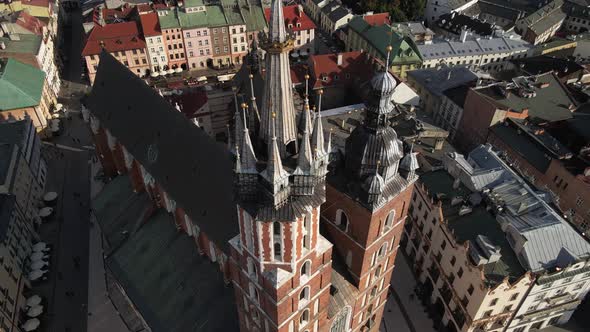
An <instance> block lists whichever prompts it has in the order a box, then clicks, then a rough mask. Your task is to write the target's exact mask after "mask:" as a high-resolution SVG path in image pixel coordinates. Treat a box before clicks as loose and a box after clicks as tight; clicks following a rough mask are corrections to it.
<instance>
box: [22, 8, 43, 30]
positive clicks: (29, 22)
mask: <svg viewBox="0 0 590 332" xmlns="http://www.w3.org/2000/svg"><path fill="white" fill-rule="evenodd" d="M16 24H17V25H19V26H21V27H23V28H24V29H27V30H29V31H31V32H32V33H34V34H36V35H41V34H42V33H43V27H45V26H46V24H45V23H44V22H43V21H41V20H40V19H38V18H36V17H35V16H32V15H30V14H29V13H27V12H26V11H24V10H23V11H21V12H20V13H19V15H18V18H17V20H16Z"/></svg>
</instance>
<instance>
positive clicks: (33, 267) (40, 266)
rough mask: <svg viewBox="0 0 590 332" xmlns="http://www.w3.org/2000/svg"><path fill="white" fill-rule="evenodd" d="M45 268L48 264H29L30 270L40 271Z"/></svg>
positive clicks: (40, 262) (38, 262)
mask: <svg viewBox="0 0 590 332" xmlns="http://www.w3.org/2000/svg"><path fill="white" fill-rule="evenodd" d="M45 266H49V263H47V262H44V261H36V262H33V263H31V270H41V269H42V268H43V267H45Z"/></svg>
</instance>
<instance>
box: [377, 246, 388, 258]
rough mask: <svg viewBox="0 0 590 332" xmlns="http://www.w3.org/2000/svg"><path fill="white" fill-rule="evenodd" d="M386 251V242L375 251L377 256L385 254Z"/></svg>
mask: <svg viewBox="0 0 590 332" xmlns="http://www.w3.org/2000/svg"><path fill="white" fill-rule="evenodd" d="M386 253H387V242H385V243H383V245H381V248H379V252H378V253H377V256H378V257H379V258H381V257H383V256H385V254H386Z"/></svg>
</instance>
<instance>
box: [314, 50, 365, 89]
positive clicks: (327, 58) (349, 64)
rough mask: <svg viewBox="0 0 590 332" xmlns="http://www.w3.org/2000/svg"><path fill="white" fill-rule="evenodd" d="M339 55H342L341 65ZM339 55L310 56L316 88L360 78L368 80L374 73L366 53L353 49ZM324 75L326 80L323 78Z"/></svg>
mask: <svg viewBox="0 0 590 332" xmlns="http://www.w3.org/2000/svg"><path fill="white" fill-rule="evenodd" d="M339 55H340V56H342V64H341V65H338V56H339ZM339 55H338V54H318V55H312V56H311V57H310V63H311V70H312V74H313V78H314V79H315V84H314V88H320V87H326V86H332V85H341V84H347V83H351V82H353V81H355V80H358V79H359V78H361V80H363V79H364V80H367V79H368V78H369V77H370V76H371V75H372V74H373V67H372V65H371V63H370V62H369V61H367V56H366V54H365V53H363V52H360V51H353V52H346V53H341V54H339ZM324 76H326V77H327V78H326V80H322V78H323V77H324ZM336 77H337V79H336ZM364 80H363V81H364Z"/></svg>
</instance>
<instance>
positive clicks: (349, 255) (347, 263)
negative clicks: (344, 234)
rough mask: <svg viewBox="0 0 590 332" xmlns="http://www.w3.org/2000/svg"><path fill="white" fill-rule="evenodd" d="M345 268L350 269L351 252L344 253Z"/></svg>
mask: <svg viewBox="0 0 590 332" xmlns="http://www.w3.org/2000/svg"><path fill="white" fill-rule="evenodd" d="M346 266H348V268H349V269H350V268H352V251H350V250H349V251H348V253H346Z"/></svg>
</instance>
